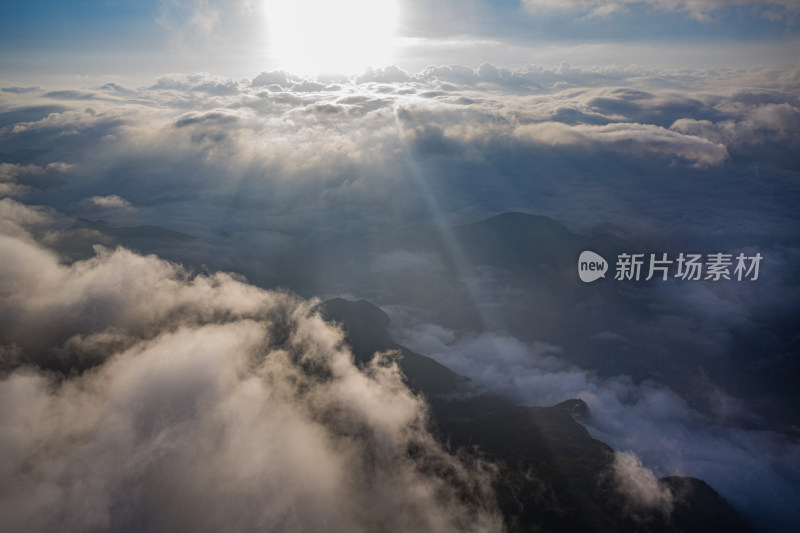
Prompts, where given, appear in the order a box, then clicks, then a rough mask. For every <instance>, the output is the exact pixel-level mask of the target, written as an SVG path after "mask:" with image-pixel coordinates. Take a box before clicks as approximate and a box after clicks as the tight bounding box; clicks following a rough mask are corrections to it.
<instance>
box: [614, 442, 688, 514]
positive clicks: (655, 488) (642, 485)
mask: <svg viewBox="0 0 800 533" xmlns="http://www.w3.org/2000/svg"><path fill="white" fill-rule="evenodd" d="M614 478H615V481H616V482H617V488H618V489H619V491H620V492H621V493H622V494H624V495H625V496H626V497H627V499H628V502H629V503H630V505H631V506H632V507H633V508H634V509H636V508H640V509H648V510H651V509H654V510H657V511H659V512H661V513H662V514H663V515H665V516H669V514H670V513H671V512H672V507H673V504H674V497H673V495H672V492H671V491H670V490H669V487H666V486H662V485H660V484H659V483H658V478H656V476H655V474H654V473H653V471H652V470H650V469H649V468H645V467H644V466H643V465H642V461H641V460H640V459H639V458H638V457H637V456H636V454H635V453H633V452H617V453H615V454H614Z"/></svg>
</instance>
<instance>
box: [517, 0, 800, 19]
mask: <svg viewBox="0 0 800 533" xmlns="http://www.w3.org/2000/svg"><path fill="white" fill-rule="evenodd" d="M522 5H523V7H524V8H525V9H526V10H528V11H529V12H531V13H534V14H535V13H540V12H547V11H554V10H556V11H559V10H579V11H583V12H587V13H589V14H590V16H593V17H604V16H609V15H611V14H614V13H617V12H619V11H623V10H628V9H635V8H638V7H642V6H645V7H648V8H650V9H654V10H658V11H667V12H670V11H674V12H685V13H688V14H690V15H691V16H692V17H694V18H697V19H700V20H706V19H708V18H709V17H710V16H711V15H712V14H714V13H715V12H717V11H720V10H722V9H725V8H730V7H734V6H735V7H746V8H747V7H752V8H757V9H758V10H759V12H760V13H761V14H762V16H764V17H767V18H773V17H775V16H776V14H775V10H776V9H780V10H782V11H783V12H788V13H796V12H797V10H798V6H797V3H796V2H793V1H792V0H733V1H729V0H602V1H600V2H596V1H590V0H566V1H558V0H523V1H522Z"/></svg>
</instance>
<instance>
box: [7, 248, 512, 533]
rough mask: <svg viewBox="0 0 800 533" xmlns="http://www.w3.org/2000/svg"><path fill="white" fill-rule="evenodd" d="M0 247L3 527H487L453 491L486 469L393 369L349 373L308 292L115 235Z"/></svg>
mask: <svg viewBox="0 0 800 533" xmlns="http://www.w3.org/2000/svg"><path fill="white" fill-rule="evenodd" d="M0 248H2V253H3V257H4V258H5V259H6V260H7V262H8V263H7V264H8V265H10V267H11V268H7V269H4V270H3V273H2V277H0V300H2V309H3V313H2V315H3V316H2V317H1V318H0V339H1V341H2V342H1V344H2V346H3V351H2V354H3V359H4V360H3V365H2V366H3V368H5V369H6V373H5V374H4V375H3V376H2V378H1V379H0V401H2V403H3V406H4V408H3V410H2V413H0V479H1V480H2V481H0V493H2V494H3V495H4V496H3V497H2V498H0V525H2V528H3V529H7V530H20V529H25V530H26V531H49V530H52V529H54V528H57V529H59V530H61V531H85V530H87V529H106V530H109V529H110V530H128V529H131V528H134V529H147V530H148V531H166V530H171V531H175V530H177V531H219V530H221V529H227V528H230V527H232V524H235V528H236V529H237V530H241V531H256V530H261V529H263V528H264V527H268V528H269V529H272V530H276V531H310V530H318V529H320V528H323V527H325V528H327V529H329V530H332V531H348V532H349V531H374V530H376V529H381V530H399V531H410V530H414V531H437V532H438V531H492V530H499V529H500V528H501V522H500V520H499V518H498V515H497V512H496V510H494V508H493V506H492V504H491V503H490V502H491V498H490V499H488V500H485V501H483V502H480V501H466V500H463V499H462V498H461V497H460V496H459V495H458V494H459V492H458V491H459V487H470V488H471V490H475V491H477V492H475V494H477V495H482V496H481V497H482V498H486V495H487V494H490V487H489V484H488V483H489V481H490V479H491V478H490V475H491V471H490V470H487V467H484V466H481V465H480V464H478V463H476V464H472V465H469V464H466V463H463V462H461V460H458V459H456V458H455V457H453V456H451V455H449V454H448V453H447V452H445V451H444V450H443V449H442V448H441V447H440V446H439V445H438V444H437V443H436V441H435V440H434V439H433V437H432V436H431V435H430V434H429V433H428V432H427V430H426V426H425V424H426V409H425V405H424V403H423V402H422V400H420V399H419V398H417V397H415V396H414V395H412V394H411V392H410V391H409V390H408V389H407V388H406V387H405V386H404V385H403V383H402V380H401V376H400V375H399V373H398V371H397V368H396V367H395V366H393V365H392V364H389V363H388V362H386V361H385V360H383V359H382V358H380V357H379V358H377V359H376V362H375V363H374V364H373V365H372V366H371V367H369V368H367V369H366V370H365V371H363V372H362V371H360V370H359V369H357V368H356V367H355V366H354V364H353V362H352V355H351V354H350V353H349V352H348V351H347V349H346V348H345V347H343V346H342V334H341V332H340V331H338V330H336V329H334V328H333V327H331V326H328V325H326V324H325V323H324V322H323V321H322V319H321V318H320V317H319V315H317V314H316V313H315V311H314V302H302V301H299V300H298V299H296V298H294V297H292V296H289V295H287V294H282V293H276V292H268V291H264V290H261V289H257V288H255V287H252V286H250V285H247V284H245V283H243V282H241V281H237V280H236V279H234V278H233V277H231V276H228V275H225V274H215V275H210V276H190V275H188V274H187V273H185V272H183V271H182V270H181V269H180V268H178V267H177V266H175V265H172V264H170V263H167V262H164V261H162V260H159V259H157V258H155V257H152V256H150V257H142V256H138V255H136V254H133V253H131V252H128V251H125V250H117V251H115V252H102V253H100V254H99V255H98V256H97V257H96V258H94V259H92V260H89V261H85V262H78V263H74V264H73V265H71V266H62V265H60V264H59V263H58V259H57V258H56V257H55V256H54V255H52V254H50V253H48V252H46V251H44V250H42V249H40V248H38V247H37V246H36V245H34V244H31V243H29V242H25V241H22V240H19V239H17V238H14V237H9V236H3V237H2V238H0ZM45 331H46V332H48V333H47V334H46V335H41V333H42V332H45ZM21 361H27V362H29V363H34V365H35V366H34V368H35V367H36V366H39V367H43V368H53V367H56V368H62V369H68V368H72V369H74V370H78V373H74V372H72V373H70V372H68V371H67V373H66V375H65V376H64V377H63V378H62V379H55V378H54V377H53V376H52V375H50V374H47V373H44V372H39V371H37V370H35V369H34V368H31V367H27V368H26V367H19V368H17V369H16V370H12V371H10V372H9V371H8V368H9V365H10V366H11V367H12V368H13V367H14V365H15V364H18V363H19V362H21ZM87 363H88V364H90V366H91V365H93V366H92V368H91V369H88V368H83V367H85V366H86V364H87ZM59 365H61V366H60V367H59ZM81 368H83V370H82V371H81ZM409 446H414V447H415V449H417V450H418V451H419V453H420V454H421V457H423V461H424V462H425V464H426V465H436V468H435V469H434V470H435V471H440V470H441V469H444V470H446V471H447V472H449V473H450V474H449V475H450V477H449V479H451V480H452V481H445V478H440V477H438V476H437V475H433V474H431V473H429V471H428V470H427V469H426V468H423V467H422V466H421V463H417V462H415V460H413V459H411V458H410V457H409V455H408V453H407V451H408V448H409Z"/></svg>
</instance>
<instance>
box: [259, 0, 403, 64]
mask: <svg viewBox="0 0 800 533" xmlns="http://www.w3.org/2000/svg"><path fill="white" fill-rule="evenodd" d="M266 2H267V3H266V17H267V27H268V32H269V52H270V56H271V59H272V63H273V64H274V65H275V66H276V67H277V68H280V69H283V70H288V71H290V72H293V73H297V74H311V75H317V74H322V73H337V74H353V73H357V72H360V71H362V70H363V69H364V68H366V67H370V66H371V67H383V66H387V65H388V64H390V63H391V62H392V59H393V56H394V52H395V47H396V31H397V26H398V18H399V8H398V0H266Z"/></svg>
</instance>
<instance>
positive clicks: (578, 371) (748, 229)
mask: <svg viewBox="0 0 800 533" xmlns="http://www.w3.org/2000/svg"><path fill="white" fill-rule="evenodd" d="M798 49H800V4H798V3H797V2H795V1H792V0H777V1H774V2H768V1H748V0H731V1H724V0H684V1H682V0H644V1H638V2H637V1H629V0H602V1H598V2H590V1H588V0H567V1H555V0H553V1H551V0H529V1H522V2H515V1H510V0H503V1H497V2H488V1H479V0H466V1H456V0H433V1H426V2H423V1H421V0H420V1H418V0H397V1H396V2H366V1H363V0H353V1H349V2H346V1H341V2H324V3H316V2H292V3H291V4H286V3H280V2H267V1H263V2H257V1H252V0H220V1H213V0H196V1H190V0H164V1H142V2H122V1H112V0H109V1H96V2H88V1H86V2H70V3H64V2H47V1H27V2H17V1H7V2H3V3H2V4H0V250H1V251H2V253H0V257H1V258H2V260H0V301H2V305H0V405H3V406H7V408H4V409H3V410H2V411H0V458H2V459H0V524H5V525H8V526H9V527H8V528H9V529H13V530H16V529H18V528H19V526H20V524H28V525H29V529H31V530H42V531H47V530H51V529H52V528H53V527H54V524H59V527H62V528H64V529H66V530H75V531H85V530H87V529H101V530H102V529H113V530H119V531H126V530H135V529H136V528H137V527H139V526H142V524H144V525H145V526H149V527H151V528H156V529H157V528H159V527H163V528H164V529H165V530H166V529H170V528H171V526H174V527H172V529H175V527H177V525H180V526H181V527H183V528H185V529H187V530H204V529H203V528H205V529H208V530H210V531H213V530H219V529H221V528H222V527H223V526H222V525H223V524H227V523H229V521H230V520H232V519H233V517H238V518H237V519H238V520H240V522H239V523H241V524H242V528H243V529H249V528H252V529H258V528H259V527H261V526H263V524H264V523H271V524H280V527H281V528H282V529H285V530H287V531H293V530H298V529H301V530H302V529H305V530H315V529H318V527H319V525H320V524H323V523H330V521H333V522H334V523H336V524H339V527H340V528H341V530H342V531H359V530H364V531H369V530H370V525H373V526H374V524H383V525H386V524H388V523H390V522H391V521H392V520H398V519H399V520H401V522H400V523H401V524H402V526H403V527H400V529H401V530H421V531H423V530H429V531H448V530H453V531H463V530H465V528H468V527H472V528H473V529H475V530H476V531H478V530H480V531H491V530H500V529H501V524H500V522H499V518H498V514H497V509H494V508H492V507H491V506H487V507H485V508H483V507H478V508H474V507H473V508H465V507H463V506H462V505H461V503H459V502H458V499H457V498H456V497H455V496H454V495H455V493H456V492H457V491H458V487H455V486H450V485H448V484H447V483H444V484H443V482H442V480H440V479H437V478H436V477H435V476H430V475H424V474H422V473H420V472H419V471H418V470H416V469H415V468H414V465H413V464H410V463H408V462H407V461H406V459H407V458H405V457H404V455H403V453H402V452H401V450H402V449H403V447H404V446H408V445H410V444H414V445H419V446H420V447H421V449H424V450H426V451H425V453H426V454H427V457H429V458H430V460H431V461H437V462H438V463H437V464H441V465H443V466H442V468H447V469H450V471H451V472H452V476H453V479H458V480H460V482H463V483H468V484H470V485H471V486H475V487H484V489H485V485H486V480H487V479H488V473H487V472H488V470H487V468H489V469H490V467H487V466H486V465H481V464H470V463H462V462H460V461H461V460H460V459H459V460H456V459H455V458H454V457H453V456H452V455H450V454H449V452H448V450H446V449H444V448H443V447H442V446H441V445H440V444H438V443H437V441H436V440H435V439H434V438H433V436H432V435H431V434H430V432H429V431H428V430H427V428H426V426H425V416H426V414H425V413H426V411H425V406H424V402H422V400H421V399H420V398H417V397H415V396H413V395H412V394H411V393H410V391H408V389H407V388H405V387H404V386H403V384H402V382H401V379H400V376H399V375H398V374H397V373H396V371H390V370H388V369H387V368H386V367H384V366H380V365H376V366H375V367H374V368H371V369H369V370H368V371H367V372H362V371H361V370H359V369H357V368H356V367H355V366H354V365H353V364H352V362H351V361H350V360H349V353H348V352H347V350H346V349H345V348H343V347H342V346H341V331H339V330H337V329H336V328H334V327H332V326H330V325H328V324H325V323H323V322H322V320H321V319H320V318H319V316H318V315H317V314H315V312H314V305H315V302H316V301H317V300H315V299H326V298H331V297H337V296H338V297H346V298H350V299H359V298H365V299H367V300H369V301H371V302H373V303H375V304H376V305H379V306H380V307H381V308H383V309H384V310H385V311H386V312H387V313H388V314H389V316H390V317H391V319H392V323H391V324H392V325H391V333H392V335H393V336H394V337H395V339H396V340H397V341H398V342H400V343H402V344H404V345H407V346H409V347H410V348H412V349H414V350H416V351H418V352H419V353H422V354H425V355H428V356H430V357H433V358H435V359H436V360H437V361H439V362H441V363H442V364H445V365H446V366H448V367H450V368H452V369H453V370H455V371H456V372H459V373H461V374H463V375H465V376H468V377H470V378H471V379H472V380H473V381H474V382H475V383H477V384H478V385H480V386H483V387H486V388H487V389H490V390H494V391H496V392H498V393H500V394H503V395H504V396H506V397H507V398H510V399H512V400H513V401H515V402H517V403H520V404H524V405H552V404H555V403H558V402H560V401H563V400H566V399H568V398H575V397H578V398H581V399H583V400H584V401H585V402H586V403H587V405H589V408H590V410H591V412H592V413H593V417H592V419H591V420H590V421H588V422H586V425H587V427H588V429H589V431H590V432H591V434H592V435H593V436H594V437H596V438H598V439H600V440H602V441H604V442H607V443H608V444H610V445H611V446H613V447H614V449H615V450H616V451H617V452H618V454H619V455H618V458H619V462H620V464H624V465H628V466H629V467H631V468H633V467H635V468H638V469H643V470H644V471H645V474H646V475H644V477H645V478H647V479H651V478H652V477H653V476H654V475H656V476H665V475H687V476H694V477H699V478H702V479H704V480H705V481H707V482H708V483H709V484H710V485H711V486H712V487H713V488H715V489H716V490H718V491H719V492H720V493H721V494H722V495H723V496H724V497H725V498H727V499H728V500H729V501H730V502H732V503H733V505H734V506H735V507H736V508H737V510H739V511H740V512H741V513H743V514H744V515H745V516H747V517H748V518H749V519H751V520H752V521H753V522H754V523H755V524H756V525H758V526H760V527H764V528H766V530H768V531H790V530H793V529H796V528H797V525H798V524H800V515H798V511H797V509H800V505H798V494H800V470H798V465H800V461H799V460H798V457H800V444H798V440H797V439H798V428H799V427H800V419H798V415H797V413H798V412H800V411H798V408H799V407H800V394H798V392H797V387H796V386H795V383H796V382H797V378H800V363H798V354H799V352H798V339H797V331H799V330H800V329H798V328H800V316H799V315H798V311H797V310H798V309H800V285H799V284H798V282H797V279H796V277H797V276H796V273H797V272H798V269H800V241H798V235H800V233H799V230H800V214H799V213H798V211H797V205H798V204H800V159H798V156H797V154H798V147H800V64H799V63H798V61H800V60H798V56H797V50H798ZM509 212H516V213H523V214H527V215H535V216H537V217H547V220H549V222H541V220H542V219H539V218H536V219H531V218H524V217H523V218H519V217H516V218H515V217H511V218H505V219H500V222H496V223H494V225H492V224H489V225H483V226H480V225H479V226H477V227H476V226H472V225H471V224H475V223H478V222H480V221H482V220H485V219H488V218H489V217H493V216H496V215H501V214H504V213H509ZM534 220H538V221H539V222H534ZM98 221H102V222H98ZM536 224H538V225H536ZM120 228H122V229H120ZM493 228H494V229H493ZM498 228H499V229H498ZM487 232H488V233H487ZM487 235H488V237H487ZM528 235H533V236H534V237H535V238H537V239H541V242H550V243H552V242H555V243H566V242H570V243H581V244H585V243H589V244H588V246H591V245H594V246H596V247H597V248H598V249H599V250H600V251H603V250H605V249H606V248H607V249H609V250H613V251H614V253H616V252H622V251H633V250H639V251H642V252H647V253H650V252H653V253H656V252H658V253H661V252H664V253H669V254H674V255H677V254H678V253H681V252H686V253H695V252H702V253H712V252H725V253H731V254H738V253H745V254H747V255H748V256H752V255H754V254H756V253H760V254H762V255H763V257H764V260H763V263H762V270H761V276H760V279H759V280H757V281H752V282H750V281H744V282H737V281H723V282H721V283H713V282H706V281H697V282H684V283H681V282H678V281H676V280H670V281H665V282H663V283H662V282H659V281H657V280H656V281H654V282H647V283H645V282H641V283H636V282H622V281H619V282H615V281H614V280H613V279H605V280H598V281H597V282H593V283H592V284H589V285H586V286H582V285H579V283H578V281H577V274H576V272H575V270H574V269H575V268H576V265H575V261H574V260H573V259H568V260H567V261H566V262H559V261H561V259H559V258H558V257H555V256H554V257H552V258H549V257H545V258H542V257H540V256H538V255H536V250H527V249H525V242H526V241H525V238H527V237H526V236H528ZM534 237H532V238H534ZM548 239H549V240H548ZM537 242H539V241H537ZM118 245H121V246H122V247H120V248H118V247H117V246H118ZM554 249H558V246H555V248H554ZM674 255H673V256H674ZM606 258H607V259H610V257H606ZM611 268H612V271H613V265H612V267H611ZM553 272H555V273H556V274H558V275H556V274H553ZM612 273H613V272H612ZM287 324H289V326H288V330H287ZM276 339H279V340H276ZM281 339H282V340H281ZM298 358H300V359H303V358H309V360H312V361H314V364H318V365H320V366H321V367H322V368H325V369H327V370H326V371H328V372H329V373H331V375H334V376H335V379H334V380H333V381H331V382H324V383H322V382H319V383H318V382H316V381H314V379H313V376H311V377H309V376H306V375H303V374H302V368H301V366H298V364H297V360H298ZM87 368H91V369H92V370H91V371H88V372H84V370H86V369H87ZM58 372H62V374H61V375H60V376H61V377H57V376H58ZM54 373H55V374H54ZM265 404H269V405H272V406H273V407H274V408H272V409H266V408H263V407H254V406H263V405H265ZM164 405H166V406H167V408H163V406H164ZM198 406H200V407H198ZM324 409H330V412H331V413H332V415H331V416H332V417H333V420H334V422H335V423H332V422H330V421H328V422H325V421H320V420H319V418H318V417H315V415H314V413H315V412H317V411H319V410H324ZM326 412H327V411H326ZM334 415H335V416H334ZM337 417H341V418H337ZM43 421H44V422H43ZM56 421H57V422H56ZM341 428H345V429H343V430H342V429H341ZM356 428H361V429H363V428H369V431H367V432H360V430H359V429H356ZM220 435H224V436H223V437H220ZM348 435H350V436H348ZM352 435H356V436H355V437H354V436H352ZM364 435H369V436H364ZM362 437H363V438H362ZM256 441H258V442H269V443H271V444H270V446H269V447H268V448H267V449H258V448H256V447H254V446H253V445H252V442H256ZM197 443H201V444H200V445H197ZM31 450H33V451H31ZM187 450H189V451H190V452H191V457H193V458H194V459H193V460H192V461H189V460H187V459H186V457H187V455H186V453H187ZM371 454H373V455H374V454H378V456H379V457H381V458H383V460H384V461H385V464H386V467H385V468H381V469H378V471H377V472H373V471H371V470H370V468H372V466H371V465H373V462H371V459H370V456H371ZM268 457H280V458H281V461H280V464H281V466H280V467H275V468H276V470H274V471H270V475H269V476H266V478H267V479H268V480H272V481H265V480H264V479H263V478H259V477H257V476H253V475H252V472H254V471H258V470H259V469H260V468H264V465H265V464H267V463H269V461H267V459H266V458H268ZM243 458H246V459H243ZM196 463H201V464H203V465H204V467H203V468H202V469H199V470H198V469H195V468H193V465H195V464H196ZM269 464H272V463H269ZM120 465H121V466H120ZM631 465H633V466H631ZM353 471H357V472H371V474H373V475H374V476H376V478H377V479H381V480H384V481H385V483H382V484H380V488H382V490H381V491H377V492H376V486H375V485H374V484H370V483H369V481H368V479H367V478H369V476H367V475H366V474H365V475H364V476H363V477H359V478H357V479H355V480H353V479H351V477H349V475H348V473H350V472H353ZM20 472H21V473H22V474H20ZM23 474H24V475H23ZM12 475H13V476H14V477H13V483H14V491H13V494H12V492H10V491H9V490H5V489H8V488H9V487H10V486H11V485H10V484H9V483H12ZM311 478H314V479H315V480H316V481H315V482H314V483H312V482H311V481H310V479H311ZM200 485H202V486H204V487H212V488H211V489H209V490H201V488H198V487H199V486H200ZM186 486H189V487H192V490H189V491H186V492H181V491H180V490H177V488H178V487H186ZM231 487H235V488H236V489H235V490H233V489H231ZM343 487H344V488H343ZM195 489H196V490H195ZM484 489H480V490H484ZM122 494H135V495H136V497H133V498H131V499H130V500H129V501H125V499H124V498H123V497H122V496H120V495H122ZM152 494H156V495H157V496H161V497H154V496H152ZM261 494H269V495H270V496H271V498H270V501H272V502H273V503H274V505H272V506H269V507H268V508H266V509H260V508H259V506H258V505H256V503H255V502H258V501H261V500H260V499H259V496H258V495H261ZM281 494H283V495H284V496H283V497H281V496H280V495H281ZM286 494H288V496H286ZM432 495H435V496H432ZM306 498H307V499H309V500H310V501H314V502H315V504H314V506H313V508H311V509H310V510H309V512H307V513H298V512H297V510H296V508H294V507H293V504H292V502H293V501H296V500H299V499H306ZM362 500H366V501H369V502H371V503H372V505H371V506H370V509H371V511H370V513H369V514H368V515H367V516H364V515H359V510H358V509H356V508H354V507H353V503H352V502H354V501H362ZM387 502H389V503H388V504H387ZM387 505H388V507H387ZM398 507H400V508H403V509H405V510H406V511H407V512H406V513H405V514H403V515H402V516H401V517H400V518H398V517H397V516H395V514H394V512H393V509H396V508H398ZM190 508H202V509H203V512H200V513H198V514H197V515H196V516H195V517H194V518H193V519H192V520H189V521H187V522H183V523H181V524H178V523H177V522H170V520H178V518H176V517H186V516H187V511H186V510H187V509H190ZM146 517H152V519H153V520H154V522H153V523H145V522H142V521H143V520H145V521H146ZM145 528H146V527H145ZM139 529H141V527H139ZM467 530H468V529H467Z"/></svg>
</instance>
